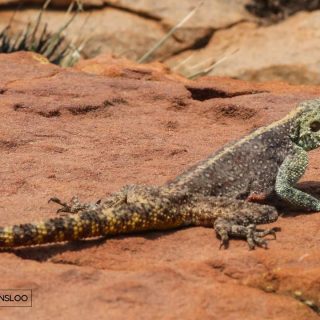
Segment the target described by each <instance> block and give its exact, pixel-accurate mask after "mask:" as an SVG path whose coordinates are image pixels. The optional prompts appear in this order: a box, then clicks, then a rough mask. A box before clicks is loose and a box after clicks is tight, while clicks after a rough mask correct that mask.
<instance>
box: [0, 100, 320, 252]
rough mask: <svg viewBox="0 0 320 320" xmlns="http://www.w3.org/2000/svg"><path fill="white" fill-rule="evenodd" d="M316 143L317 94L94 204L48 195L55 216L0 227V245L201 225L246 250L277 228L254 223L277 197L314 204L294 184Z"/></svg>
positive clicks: (319, 131)
mask: <svg viewBox="0 0 320 320" xmlns="http://www.w3.org/2000/svg"><path fill="white" fill-rule="evenodd" d="M319 146H320V99H315V100H308V101H304V102H302V103H300V104H299V105H298V106H297V107H296V108H295V109H293V110H292V111H291V112H290V113H289V114H288V115H287V116H285V117H284V118H283V119H281V120H278V121H276V122H274V123H271V124H270V125H268V126H264V127H261V128H258V129H257V130H255V131H253V132H252V133H250V134H248V135H247V136H244V137H243V138H240V139H239V140H237V141H235V142H232V143H229V144H227V145H225V146H223V147H222V148H221V149H219V150H218V151H216V152H214V153H213V154H211V155H210V156H209V157H208V158H207V159H205V160H203V161H201V162H199V163H197V164H195V165H194V166H192V167H191V168H189V169H187V170H186V171H185V172H184V173H182V174H180V175H178V176H177V177H176V178H174V179H172V180H170V181H168V182H167V183H165V184H164V185H162V186H159V187H158V186H145V185H131V186H125V187H123V188H122V189H121V190H120V191H118V192H115V193H113V194H111V195H110V196H109V197H107V198H106V199H105V200H104V201H101V200H99V201H97V202H95V203H81V202H80V201H79V200H78V198H77V197H73V198H72V199H71V201H70V202H69V203H65V202H63V201H61V200H60V199H59V198H55V197H54V198H51V199H50V200H49V201H53V202H55V203H58V204H59V205H61V206H62V207H61V208H60V209H59V210H58V212H60V213H62V214H61V215H60V216H57V217H54V218H50V219H47V220H43V221H40V222H35V223H26V224H20V225H13V226H7V227H0V247H2V248H10V247H19V246H30V245H40V244H47V243H56V242H64V241H71V240H78V239H87V238H92V237H100V236H109V235H119V234H127V233H132V232H139V231H146V230H167V229H174V228H177V227H184V226H205V227H211V228H213V229H214V230H215V232H216V234H217V236H218V237H219V238H220V240H221V244H220V247H225V248H227V247H228V244H229V239H230V238H234V237H237V238H243V239H245V240H246V241H247V243H248V246H249V249H254V248H255V247H256V246H261V247H264V248H267V238H269V237H266V236H267V235H271V236H273V237H275V236H276V232H277V231H280V229H279V228H277V227H273V228H269V229H265V230H263V229H257V227H256V225H259V224H267V223H271V222H275V221H276V220H277V219H278V215H279V214H278V210H277V208H276V206H275V205H274V204H273V200H274V199H275V198H278V199H282V200H284V201H285V202H286V203H288V204H289V205H294V206H298V207H300V208H302V209H304V210H307V211H320V200H318V199H317V198H315V197H313V196H311V195H310V194H307V193H305V192H303V191H301V190H299V189H297V188H296V183H297V182H298V180H299V179H300V177H302V175H303V174H304V172H305V170H306V168H307V165H308V151H310V150H313V149H316V148H318V147H319ZM256 201H258V202H256ZM259 202H262V203H259Z"/></svg>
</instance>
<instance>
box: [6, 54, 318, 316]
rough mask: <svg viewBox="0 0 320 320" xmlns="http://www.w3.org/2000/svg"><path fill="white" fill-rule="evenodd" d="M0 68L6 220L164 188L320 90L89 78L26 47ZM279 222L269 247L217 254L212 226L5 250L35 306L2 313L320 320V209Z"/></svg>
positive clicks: (310, 179)
mask: <svg viewBox="0 0 320 320" xmlns="http://www.w3.org/2000/svg"><path fill="white" fill-rule="evenodd" d="M92 64H97V61H96V60H95V61H93V62H92ZM132 67H133V66H132ZM144 67H145V69H147V66H144ZM0 68H1V73H2V76H1V78H0V92H1V99H0V112H1V118H2V121H1V124H0V132H1V137H0V152H1V157H0V168H1V169H0V171H1V187H0V203H1V215H0V225H8V224H13V223H24V222H30V221H33V220H38V219H43V218H47V217H53V216H54V215H55V213H54V211H55V209H56V207H55V206H54V205H52V204H48V203H47V199H48V198H50V197H51V196H60V197H62V198H65V199H69V198H70V197H71V196H72V195H74V194H78V195H79V197H80V198H81V199H82V200H84V201H92V200H95V199H99V198H103V197H105V196H106V195H107V194H108V193H110V192H113V191H116V190H118V189H119V188H120V187H121V186H123V185H125V184H132V183H139V184H142V183H144V184H155V185H160V184H162V183H164V182H165V181H166V180H167V179H170V178H173V177H174V176H176V175H177V174H179V173H180V172H181V171H183V170H184V169H186V168H187V167H189V166H190V165H191V164H193V163H195V162H197V161H198V160H201V159H203V158H205V157H206V156H207V155H209V154H210V153H211V152H213V151H214V150H216V149H217V148H219V147H220V146H222V145H223V144H225V143H227V142H228V141H231V140H234V139H237V138H239V137H240V136H242V135H244V134H246V133H248V132H250V131H251V130H252V129H254V128H257V127H259V126H262V125H265V124H268V123H270V122H272V121H274V120H277V119H280V118H281V117H283V116H284V115H285V114H287V113H288V112H289V111H290V110H291V109H292V108H293V107H294V106H295V105H296V104H297V103H298V102H300V101H302V100H305V99H309V98H314V97H316V96H319V94H320V87H317V86H313V87H312V86H310V87H307V86H289V85H286V84H281V83H267V84H252V83H249V82H244V81H239V80H231V79H228V78H210V77H208V78H204V79H201V80H199V81H196V82H191V81H183V82H182V81H179V80H178V79H170V80H168V79H167V78H166V76H167V75H166V73H164V74H163V77H162V78H161V77H158V78H157V79H156V80H155V79H146V78H145V77H144V74H141V78H139V77H138V76H136V77H135V78H132V77H122V76H117V77H113V76H110V75H109V74H108V75H107V76H103V75H94V74H92V72H91V74H89V73H85V72H82V71H79V70H75V69H73V70H72V69H63V68H59V67H57V66H53V65H50V64H48V63H47V62H46V61H45V60H44V59H43V58H42V57H40V56H37V55H35V54H26V53H18V54H11V55H0ZM103 69H104V66H102V67H101V70H103ZM101 70H99V72H97V73H99V74H102V73H101ZM118 70H119V69H118ZM159 70H160V68H159ZM152 72H153V70H150V71H149V73H150V74H152ZM159 72H160V71H159ZM124 74H126V72H124ZM138 74H139V73H137V75H138ZM310 158H311V159H310V167H309V169H308V172H307V174H306V175H305V176H304V178H303V181H302V186H303V187H304V188H309V189H312V190H313V191H314V192H316V191H319V182H316V181H320V170H319V169H320V168H319V161H320V153H319V150H318V151H317V150H316V151H313V152H311V157H310ZM274 225H277V226H279V227H281V228H282V232H281V233H279V235H278V239H277V240H276V241H270V245H269V247H270V249H269V250H263V249H257V250H255V251H248V248H247V245H246V243H245V242H244V241H236V240H233V241H232V242H231V244H230V248H229V250H219V240H218V239H217V238H216V237H215V235H214V232H213V230H211V229H206V228H189V229H182V230H177V231H174V232H150V233H142V234H137V235H132V236H126V237H115V238H110V239H107V240H92V241H81V242H74V243H69V244H60V245H51V246H45V247H33V248H26V249H19V250H16V251H14V252H6V253H4V252H2V253H0V254H1V266H0V271H1V272H0V281H1V288H32V289H33V307H32V308H0V316H1V318H2V319H13V320H15V319H21V318H24V319H71V320H72V319H79V317H80V318H82V319H89V318H90V319H93V320H95V319H123V317H124V315H125V317H126V318H127V319H227V320H229V319H232V320H233V319H252V320H253V319H277V320H279V319H290V320H301V319H302V320H304V319H305V320H307V319H308V320H310V319H319V306H320V290H319V288H320V276H319V274H320V272H319V271H320V267H319V261H320V253H319V246H320V236H319V226H320V215H319V214H304V213H293V212H289V213H287V214H285V215H284V216H283V217H281V218H280V219H279V221H278V222H277V223H275V224H274ZM307 304H309V307H308V306H307ZM80 314H81V316H79V315H80Z"/></svg>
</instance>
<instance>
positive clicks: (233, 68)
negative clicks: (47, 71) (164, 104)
mask: <svg viewBox="0 0 320 320" xmlns="http://www.w3.org/2000/svg"><path fill="white" fill-rule="evenodd" d="M6 1H7V0H5V1H4V2H3V8H6V10H1V0H0V29H2V28H4V27H5V26H6V25H7V24H8V23H9V21H10V19H11V18H12V16H13V13H14V10H13V9H10V5H9V3H8V2H6ZM41 2H42V0H41V1H39V2H38V1H37V0H32V1H26V2H25V3H24V7H23V10H21V11H18V12H17V13H16V14H15V16H14V18H13V19H12V24H11V29H12V34H17V33H18V32H21V30H25V29H26V25H27V24H28V22H30V21H36V19H37V16H38V14H39V9H36V8H35V7H34V5H33V3H38V6H39V8H40V3H41ZM252 3H253V2H252V1H249V0H232V1H224V0H210V1H204V3H203V5H202V7H200V8H199V9H198V11H197V12H196V13H195V14H194V15H193V16H192V18H191V19H189V20H188V21H187V22H186V23H185V24H184V25H183V26H182V27H180V28H179V29H178V30H176V31H175V33H174V35H173V36H172V37H170V38H169V39H168V40H167V41H166V42H165V43H164V44H163V45H162V46H161V47H159V48H158V49H157V50H156V51H155V52H154V53H153V54H151V55H150V56H149V57H148V59H147V61H153V60H157V59H158V60H159V59H160V60H161V61H164V62H165V63H166V65H168V66H169V67H170V68H172V69H173V70H174V71H176V72H179V73H181V74H183V75H185V76H188V77H189V76H195V75H198V74H199V73H201V72H203V71H205V70H206V69H209V70H210V75H215V76H230V77H234V78H238V79H244V80H253V81H269V80H281V81H287V82H289V83H292V84H320V76H319V74H320V72H319V70H320V60H319V54H318V53H319V49H320V45H319V43H320V41H319V40H320V39H319V38H320V32H319V30H320V10H315V11H313V12H298V13H296V14H295V15H292V16H291V17H289V18H288V19H286V20H284V21H281V22H279V23H277V24H273V25H265V23H263V22H265V20H264V19H261V18H257V17H256V16H254V15H252V14H250V13H249V11H248V10H246V8H248V6H249V7H250V5H251V6H252ZM259 3H260V5H261V3H262V4H263V3H269V5H271V7H272V8H273V6H276V7H277V6H278V5H279V6H281V8H282V7H283V10H284V12H283V14H281V16H283V15H284V16H287V15H289V14H290V15H291V14H292V13H293V12H295V11H297V10H299V11H300V10H302V9H303V8H306V9H308V10H313V9H316V8H318V6H319V4H318V2H317V1H312V2H310V1H299V2H293V1H291V3H287V4H285V3H286V2H281V3H280V2H279V1H271V2H270V1H267V2H266V1H256V4H255V5H257V6H258V7H255V8H256V9H255V10H253V11H254V12H256V11H257V10H258V11H259V12H260V11H262V12H265V11H266V12H265V13H266V14H267V13H268V12H269V9H270V8H269V9H268V8H265V9H263V8H264V7H263V8H262V9H261V8H260V7H259V5H258V4H259ZM197 4H198V3H197V2H195V1H193V0H183V1H170V0H165V1H146V0H138V1H128V0H86V1H84V8H85V10H84V11H83V12H80V13H79V14H78V15H77V17H76V18H75V20H73V22H72V23H71V24H70V25H69V26H68V28H67V29H66V30H65V36H66V39H67V41H70V42H71V43H73V44H76V46H78V47H79V48H81V54H82V57H83V58H92V57H95V56H97V55H98V54H102V53H103V54H113V55H115V56H117V57H125V58H129V59H132V60H136V61H138V60H139V59H140V58H141V57H143V56H144V54H145V53H146V52H147V51H148V50H149V49H151V48H152V47H153V46H154V45H155V44H156V43H158V42H159V40H160V39H162V38H163V37H164V36H165V35H166V34H167V33H168V31H169V30H170V29H171V28H172V27H174V26H175V25H177V24H178V23H179V22H180V21H181V20H182V19H183V18H185V17H186V16H187V15H188V14H189V13H190V12H191V11H192V10H193V9H194V8H195V7H196V6H197ZM51 5H52V6H53V7H54V8H57V7H59V8H60V10H53V9H52V8H50V7H49V8H48V9H47V10H46V12H45V13H44V15H43V18H42V21H43V23H47V24H48V30H49V31H50V32H51V33H53V32H56V31H57V30H58V29H59V28H60V27H61V26H63V25H64V24H65V23H66V22H67V21H68V19H70V15H69V16H68V15H66V13H65V10H66V8H67V6H68V5H69V2H68V1H64V0H55V1H54V0H53V1H52V3H51ZM6 6H9V7H6ZM287 6H288V8H287ZM267 7H268V6H267ZM259 8H260V9H259ZM285 8H287V9H288V10H289V11H288V12H287V11H286V10H287V9H285ZM281 10H282V9H281ZM281 10H280V12H282V11H281ZM271 11H272V10H271ZM275 12H277V10H276V9H275ZM286 12H287V13H286ZM256 13H257V12H256ZM260 13H261V12H260ZM269 13H270V12H269ZM281 19H282V18H281ZM221 59H222V60H223V61H220V60H221ZM216 62H219V63H218V64H217V65H216V66H215V67H214V68H213V69H212V70H211V68H210V66H212V65H213V64H214V63H216ZM209 70H208V71H209Z"/></svg>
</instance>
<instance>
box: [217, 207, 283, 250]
mask: <svg viewBox="0 0 320 320" xmlns="http://www.w3.org/2000/svg"><path fill="white" fill-rule="evenodd" d="M239 204H240V203H239ZM241 205H242V206H241ZM241 205H240V206H239V207H238V210H234V211H233V212H230V213H229V214H228V215H226V216H224V217H218V218H217V219H216V220H215V222H214V229H215V231H216V233H217V234H218V235H219V236H220V238H221V246H220V248H221V247H227V246H228V240H229V237H235V238H244V239H246V240H247V243H248V245H249V249H250V250H252V249H254V248H255V246H259V247H264V248H267V240H266V239H264V237H265V236H267V235H272V236H273V237H274V239H275V238H276V232H277V231H280V228H277V227H274V228H269V229H266V230H261V229H257V228H256V224H262V223H270V222H274V221H276V220H277V218H278V212H277V211H276V209H275V208H274V207H271V206H266V205H257V204H252V203H241Z"/></svg>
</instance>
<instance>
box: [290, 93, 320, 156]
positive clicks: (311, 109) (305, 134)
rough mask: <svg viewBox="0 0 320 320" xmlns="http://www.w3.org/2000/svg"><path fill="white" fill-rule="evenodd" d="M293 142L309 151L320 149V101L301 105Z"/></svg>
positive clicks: (311, 101) (294, 125)
mask: <svg viewBox="0 0 320 320" xmlns="http://www.w3.org/2000/svg"><path fill="white" fill-rule="evenodd" d="M297 110H298V112H297V117H296V120H295V122H294V123H293V134H292V140H293V141H294V142H295V143H296V144H297V145H299V146H300V147H302V148H303V149H304V150H306V151H309V150H313V149H316V148H318V147H320V99H316V100H308V101H304V102H302V103H300V104H299V106H298V109H297Z"/></svg>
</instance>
